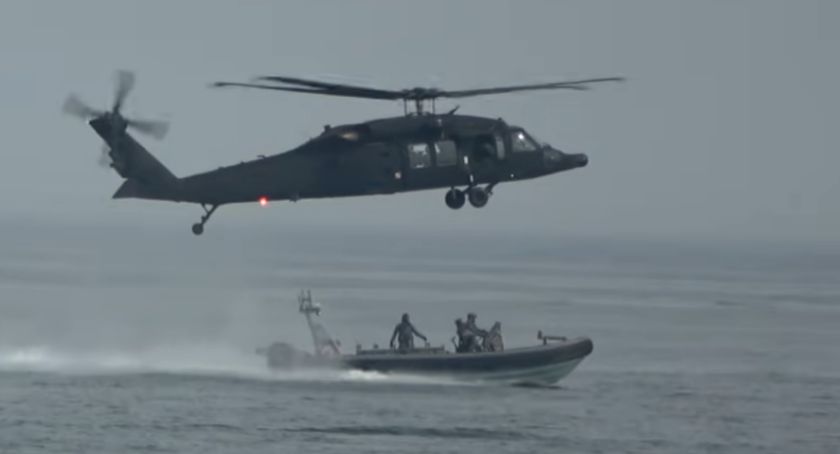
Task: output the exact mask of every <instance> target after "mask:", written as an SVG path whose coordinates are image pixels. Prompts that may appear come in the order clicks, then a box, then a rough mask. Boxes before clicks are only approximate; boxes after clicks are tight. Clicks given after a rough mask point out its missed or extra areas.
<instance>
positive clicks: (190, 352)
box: [0, 224, 840, 453]
mask: <svg viewBox="0 0 840 454" xmlns="http://www.w3.org/2000/svg"><path fill="white" fill-rule="evenodd" d="M212 227H213V229H209V230H208V232H207V234H206V235H205V236H204V237H202V238H192V237H191V235H189V233H187V232H186V229H183V228H182V229H176V228H173V229H162V228H148V229H143V228H140V227H137V226H135V227H131V228H130V231H126V228H122V229H120V228H115V227H108V226H71V227H66V228H58V227H54V226H44V225H32V226H23V225H20V224H15V225H8V226H4V230H5V232H7V234H6V235H4V237H3V238H2V239H0V251H2V254H0V452H10V453H42V452H56V453H58V452H62V453H64V452H178V453H214V452H246V453H247V452H255V453H256V452H291V453H294V452H316V453H333V452H334V453H348V452H349V453H352V452H358V453H368V452H389V453H410V452H417V453H419V452H436V453H437V452H458V453H469V452H494V453H504V452H523V453H525V452H572V453H573V452H580V453H600V452H631V453H635V452H638V453H652V452H653V453H656V452H662V453H666V452H667V453H672V452H681V453H685V452H688V453H694V452H697V453H700V452H733V453H752V452H756V453H758V452H762V453H765V452H798V453H834V452H838V449H840V425H838V423H837V421H840V329H838V328H840V251H838V249H837V248H836V247H835V248H830V247H825V246H817V245H802V244H773V243H766V244H759V243H750V244H743V243H733V242H714V241H704V242H700V241H696V242H687V241H679V242H678V241H666V240H638V239H636V240H631V239H622V240H619V239H605V238H564V237H559V236H558V237H550V236H534V235H527V236H519V235H516V236H515V235H504V234H485V235H469V236H465V235H461V234H455V235H453V234H428V233H418V232H389V231H385V230H382V231H376V230H368V231H360V232H348V231H345V230H340V229H338V228H336V229H334V230H333V229H330V228H320V229H315V230H313V229H297V230H294V231H286V232H284V233H282V234H279V233H272V234H268V233H266V232H259V231H254V232H252V231H249V232H247V234H245V233H243V232H241V231H237V230H236V229H232V228H231V229H229V230H225V228H224V227H223V226H219V225H213V226H212ZM305 288H309V289H312V292H313V297H314V299H316V300H317V301H319V302H320V303H321V304H322V305H323V307H324V312H323V314H322V322H323V323H324V324H325V325H326V327H327V328H328V329H329V330H330V331H331V332H332V334H334V335H335V337H337V338H339V339H340V340H341V341H342V343H343V348H344V349H345V350H346V351H352V350H353V349H354V346H355V345H356V344H357V343H358V344H362V345H371V344H373V343H378V344H380V345H385V344H386V343H387V341H388V337H389V335H390V333H391V330H392V329H393V326H394V324H395V323H396V322H397V321H398V320H399V316H400V315H401V314H402V313H403V312H409V313H411V315H412V319H413V321H414V322H415V324H416V325H417V327H418V328H419V329H420V330H421V331H423V332H424V333H425V334H426V335H427V336H428V337H429V338H430V340H431V341H432V343H433V344H442V345H448V344H449V342H450V341H449V339H450V338H451V336H452V334H453V333H452V330H451V328H452V320H454V319H455V318H456V317H462V316H463V315H464V314H465V313H466V312H469V311H474V312H477V313H478V314H479V322H481V323H484V324H486V325H488V326H489V325H490V324H491V323H492V322H493V321H496V320H499V321H501V322H502V324H503V332H504V335H505V343H506V345H507V346H516V345H529V344H533V343H535V342H536V332H537V330H543V331H544V332H547V333H554V334H559V335H567V336H577V335H586V336H589V337H591V338H592V339H593V341H594V344H595V350H594V352H593V353H592V355H590V356H589V357H588V358H586V359H585V360H584V361H583V362H582V363H581V365H580V366H579V367H578V368H577V369H576V370H575V371H574V372H573V373H572V374H571V375H570V376H569V377H567V378H566V379H564V380H563V381H561V382H560V384H559V386H557V387H553V388H519V387H505V386H493V385H475V384H462V383H457V382H453V381H449V380H445V379H430V378H426V377H416V376H386V375H381V374H375V373H361V372H352V371H351V372H319V371H297V372H294V373H273V372H269V371H268V370H266V368H265V367H264V364H263V363H262V359H261V358H260V357H259V356H257V355H255V354H254V350H255V349H256V348H257V347H260V346H264V345H266V344H268V343H270V342H272V341H275V340H284V341H289V342H292V343H294V344H296V345H298V346H299V347H301V348H308V347H309V338H308V333H307V331H306V327H305V322H304V320H303V319H302V317H301V316H300V315H299V314H298V313H297V308H296V296H297V293H298V291H299V290H301V289H305Z"/></svg>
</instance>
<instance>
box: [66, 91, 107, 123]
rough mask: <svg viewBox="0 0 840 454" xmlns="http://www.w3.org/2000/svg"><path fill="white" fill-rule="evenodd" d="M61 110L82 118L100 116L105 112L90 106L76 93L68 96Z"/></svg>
mask: <svg viewBox="0 0 840 454" xmlns="http://www.w3.org/2000/svg"><path fill="white" fill-rule="evenodd" d="M61 110H62V111H63V112H64V113H66V114H68V115H73V116H74V117H79V118H82V119H88V118H94V117H98V116H100V115H102V113H103V112H102V111H99V110H97V109H94V108H93V107H90V106H88V105H87V104H85V103H84V102H83V101H82V100H81V99H79V97H78V96H76V95H74V94H71V95H70V96H68V97H67V99H66V100H65V101H64V106H63V107H62V108H61Z"/></svg>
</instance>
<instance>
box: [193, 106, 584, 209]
mask: <svg viewBox="0 0 840 454" xmlns="http://www.w3.org/2000/svg"><path fill="white" fill-rule="evenodd" d="M587 162H588V159H587V157H586V155H583V154H565V153H562V152H561V151H559V150H556V149H554V148H551V147H550V146H548V145H545V144H538V143H537V142H536V141H534V140H533V139H532V138H531V137H530V136H529V135H528V134H527V133H526V132H525V131H524V130H523V129H522V128H518V127H512V126H509V125H507V124H506V123H505V122H504V121H503V120H501V119H489V118H483V117H473V116H464V115H446V114H444V115H434V114H428V115H421V116H407V117H395V118H387V119H382V120H373V121H369V122H365V123H359V124H352V125H343V126H336V127H325V130H324V132H323V133H322V134H321V135H319V136H318V137H315V138H314V139H312V140H310V141H308V142H306V143H304V144H303V145H301V146H299V147H297V148H295V149H292V150H290V151H288V152H285V153H281V154H277V155H272V156H267V157H261V158H258V159H256V160H253V161H248V162H242V163H239V164H236V165H232V166H228V167H222V168H219V169H217V170H213V171H210V172H205V173H201V174H197V175H192V176H189V177H185V178H182V179H180V180H179V184H178V186H179V188H178V191H177V192H178V193H179V197H178V199H180V201H185V202H196V203H204V204H209V205H222V204H228V203H239V202H256V201H259V200H299V199H307V198H326V197H344V196H360V195H370V194H393V193H397V192H405V191H417V190H424V189H435V188H452V187H458V186H476V185H496V184H498V183H501V182H505V181H514V180H523V179H528V178H535V177H539V176H543V175H548V174H552V173H555V172H560V171H563V170H569V169H573V168H576V167H582V166H585V165H586V164H587Z"/></svg>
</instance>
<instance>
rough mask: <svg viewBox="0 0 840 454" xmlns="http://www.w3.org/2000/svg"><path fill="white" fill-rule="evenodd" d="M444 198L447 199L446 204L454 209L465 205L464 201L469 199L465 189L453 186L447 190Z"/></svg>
mask: <svg viewBox="0 0 840 454" xmlns="http://www.w3.org/2000/svg"><path fill="white" fill-rule="evenodd" d="M444 200H445V201H446V206H448V207H449V208H452V209H453V210H457V209H458V208H461V207H462V206H464V203H465V202H466V201H467V197H466V196H465V195H464V191H461V190H459V189H455V188H452V189H450V190H449V191H447V192H446V197H444Z"/></svg>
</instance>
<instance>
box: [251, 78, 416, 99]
mask: <svg viewBox="0 0 840 454" xmlns="http://www.w3.org/2000/svg"><path fill="white" fill-rule="evenodd" d="M254 80H258V81H264V82H277V83H284V84H288V85H302V86H305V87H310V88H316V89H320V90H323V91H325V92H326V93H324V94H334V95H336V96H354V97H359V98H371V99H401V98H402V92H401V91H396V90H382V89H379V88H370V87H362V86H359V85H350V84H338V83H332V82H321V81H317V80H311V79H301V78H298V77H285V76H262V77H256V78H254Z"/></svg>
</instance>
